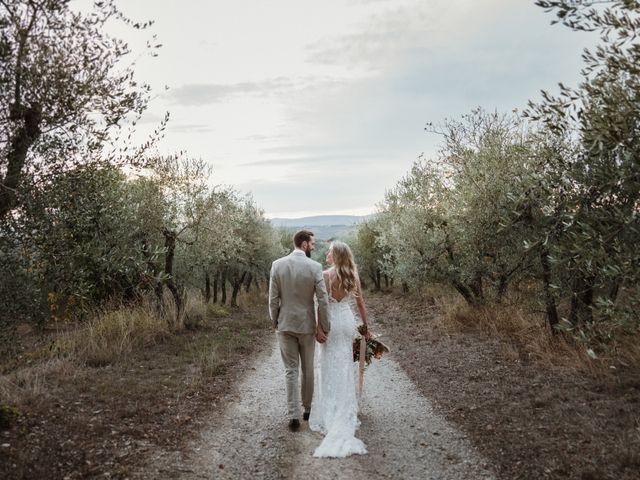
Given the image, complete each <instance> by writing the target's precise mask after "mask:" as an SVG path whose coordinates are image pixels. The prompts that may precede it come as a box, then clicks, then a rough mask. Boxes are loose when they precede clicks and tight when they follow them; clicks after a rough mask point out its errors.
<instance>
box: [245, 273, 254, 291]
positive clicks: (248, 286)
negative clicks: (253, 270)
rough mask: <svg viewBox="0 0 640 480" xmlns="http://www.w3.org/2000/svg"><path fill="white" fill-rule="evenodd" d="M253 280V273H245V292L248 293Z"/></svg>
mask: <svg viewBox="0 0 640 480" xmlns="http://www.w3.org/2000/svg"><path fill="white" fill-rule="evenodd" d="M252 281H253V275H251V274H250V273H249V274H247V278H246V280H245V282H244V291H245V292H246V293H249V289H250V288H251V282H252Z"/></svg>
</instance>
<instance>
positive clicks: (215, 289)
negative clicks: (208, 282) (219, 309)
mask: <svg viewBox="0 0 640 480" xmlns="http://www.w3.org/2000/svg"><path fill="white" fill-rule="evenodd" d="M219 277H220V275H218V272H216V273H215V275H214V276H213V303H218V287H219V285H218V278H219Z"/></svg>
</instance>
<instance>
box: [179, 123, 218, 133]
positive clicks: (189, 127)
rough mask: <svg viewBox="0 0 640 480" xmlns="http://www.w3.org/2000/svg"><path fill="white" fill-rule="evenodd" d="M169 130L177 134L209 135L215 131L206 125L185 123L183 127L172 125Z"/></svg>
mask: <svg viewBox="0 0 640 480" xmlns="http://www.w3.org/2000/svg"><path fill="white" fill-rule="evenodd" d="M168 130H171V131H172V132H175V133H208V132H212V131H213V130H214V129H213V128H212V127H211V126H210V125H207V124H205V123H192V124H189V123H185V124H181V125H170V126H169V128H168Z"/></svg>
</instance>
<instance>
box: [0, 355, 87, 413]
mask: <svg viewBox="0 0 640 480" xmlns="http://www.w3.org/2000/svg"><path fill="white" fill-rule="evenodd" d="M79 374H80V370H79V369H78V367H77V365H75V364H73V363H72V362H71V361H69V360H67V359H63V358H52V359H49V360H46V361H43V362H40V363H37V364H35V365H32V366H28V367H22V368H20V369H18V370H16V371H14V372H12V373H10V374H7V375H2V376H0V399H1V403H2V404H8V405H15V406H17V407H18V408H19V409H23V408H27V407H30V406H34V405H38V404H40V403H41V402H44V401H45V400H46V399H47V398H48V396H49V393H50V392H51V389H52V386H53V385H54V384H57V383H59V381H60V380H61V379H70V378H73V377H76V376H78V375H79Z"/></svg>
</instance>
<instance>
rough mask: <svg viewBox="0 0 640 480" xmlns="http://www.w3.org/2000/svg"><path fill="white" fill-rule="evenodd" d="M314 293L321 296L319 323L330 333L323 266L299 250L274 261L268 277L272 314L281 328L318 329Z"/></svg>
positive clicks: (284, 329)
mask: <svg viewBox="0 0 640 480" xmlns="http://www.w3.org/2000/svg"><path fill="white" fill-rule="evenodd" d="M314 295H315V297H316V298H317V300H318V323H319V324H320V327H321V328H322V330H324V332H325V333H329V329H330V328H331V325H330V324H329V317H328V312H327V309H328V305H327V304H328V296H327V289H326V287H325V285H324V279H323V278H322V266H321V265H320V264H319V263H318V262H316V261H315V260H311V259H310V258H308V257H307V256H306V255H305V254H304V252H302V251H300V250H294V251H293V252H291V253H290V254H289V255H287V256H286V257H282V258H279V259H278V260H276V261H275V262H273V264H272V265H271V277H270V280H269V315H270V317H271V321H272V322H273V326H274V327H275V328H277V329H278V331H280V332H294V333H315V331H316V312H315V305H314V301H313V298H314Z"/></svg>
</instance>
